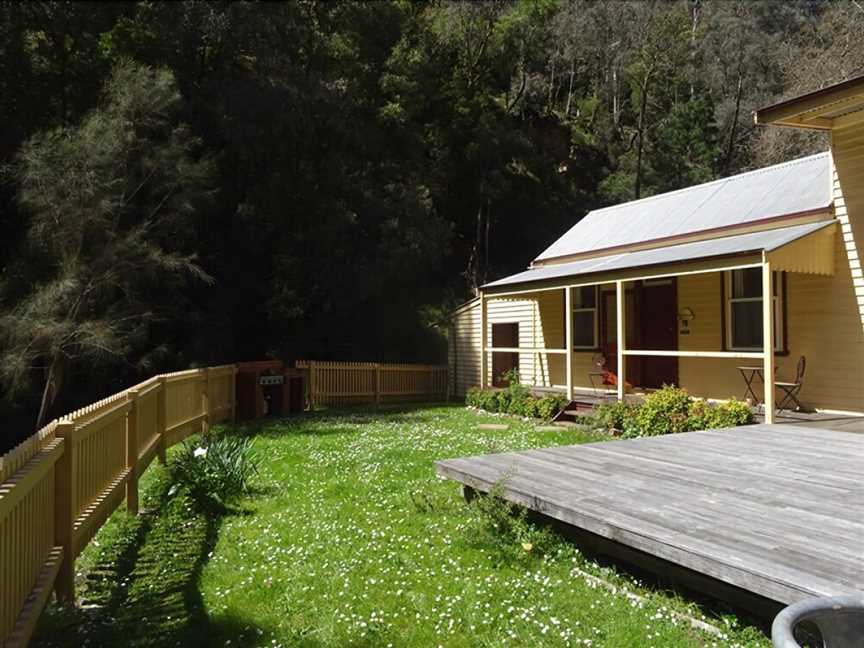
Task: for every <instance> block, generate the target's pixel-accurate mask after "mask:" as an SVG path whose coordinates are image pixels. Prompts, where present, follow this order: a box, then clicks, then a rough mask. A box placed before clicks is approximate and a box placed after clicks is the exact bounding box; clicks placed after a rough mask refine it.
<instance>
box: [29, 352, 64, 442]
mask: <svg viewBox="0 0 864 648" xmlns="http://www.w3.org/2000/svg"><path fill="white" fill-rule="evenodd" d="M65 367H66V365H65V359H64V357H63V354H62V353H61V352H59V351H58V352H56V353H55V354H54V355H53V356H52V358H51V362H50V363H49V364H48V370H47V374H46V376H45V387H44V388H43V389H42V403H41V404H40V405H39V415H38V416H37V417H36V429H37V430H40V429H41V428H42V427H43V426H44V425H45V423H47V422H48V413H49V412H50V411H51V406H52V405H54V401H55V400H57V394H59V393H60V388H61V387H62V386H63V374H64V370H65Z"/></svg>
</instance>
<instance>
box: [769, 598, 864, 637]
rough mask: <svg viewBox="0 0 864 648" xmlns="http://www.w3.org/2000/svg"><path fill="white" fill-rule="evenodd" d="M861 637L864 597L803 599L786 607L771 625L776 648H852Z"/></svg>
mask: <svg viewBox="0 0 864 648" xmlns="http://www.w3.org/2000/svg"><path fill="white" fill-rule="evenodd" d="M862 637H864V594H853V595H851V596H825V597H816V598H809V599H804V600H803V601H798V602H797V603H793V604H792V605H790V606H788V607H786V608H784V609H783V610H782V611H781V612H780V614H778V615H777V616H776V617H775V618H774V623H773V624H772V625H771V641H772V643H773V644H774V648H802V646H824V647H825V648H853V647H857V646H861V638H862ZM799 641H801V642H804V643H799Z"/></svg>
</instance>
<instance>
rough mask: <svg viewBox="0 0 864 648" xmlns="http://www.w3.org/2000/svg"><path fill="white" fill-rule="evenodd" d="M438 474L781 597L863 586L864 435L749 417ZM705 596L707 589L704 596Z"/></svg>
mask: <svg viewBox="0 0 864 648" xmlns="http://www.w3.org/2000/svg"><path fill="white" fill-rule="evenodd" d="M436 470H437V471H438V473H439V474H440V475H443V476H445V477H448V478H450V479H454V480H456V481H459V482H461V483H463V484H465V485H467V486H469V487H471V488H474V489H475V490H478V491H481V492H488V491H489V490H490V489H491V488H492V487H493V486H494V485H495V484H500V488H501V494H502V496H503V497H505V498H506V499H508V500H510V501H513V502H517V503H519V504H522V505H524V506H526V507H528V508H529V509H532V510H534V511H537V512H540V513H542V514H544V515H547V516H550V517H552V518H554V519H557V520H560V521H562V522H565V523H567V524H568V525H572V526H574V527H577V528H578V529H580V530H583V531H587V532H590V533H589V534H588V535H592V537H593V536H595V535H596V536H600V537H601V538H605V539H606V540H608V541H612V543H614V544H616V545H619V544H620V545H624V546H625V547H626V548H630V549H635V550H637V552H636V553H639V554H648V555H649V556H650V557H652V558H653V559H661V560H660V561H658V562H661V561H662V563H663V564H666V565H674V566H678V567H683V568H684V569H685V570H687V571H693V572H696V573H698V574H700V575H702V577H704V576H707V577H709V579H704V580H706V581H707V582H708V583H709V589H711V584H712V583H714V584H716V585H717V587H718V588H723V587H725V586H724V585H723V584H726V585H731V586H732V588H733V589H735V590H743V591H744V592H746V593H749V594H753V595H756V596H757V597H762V598H766V599H769V600H771V601H775V602H779V603H784V604H786V603H791V602H794V601H797V600H800V599H802V598H805V597H807V596H813V595H840V594H848V593H855V592H859V591H862V590H864V439H862V438H861V436H859V435H858V434H853V433H849V432H839V431H833V430H824V429H816V428H810V427H802V426H801V425H794V426H793V425H773V426H768V425H754V426H747V427H740V428H734V429H728V430H710V431H705V432H690V433H686V434H678V435H670V436H665V437H653V438H644V439H633V440H627V441H609V442H603V443H592V444H586V445H576V446H562V447H553V448H543V449H540V450H531V451H526V452H514V453H505V454H494V455H484V456H479V457H469V458H461V459H448V460H445V461H439V462H437V464H436ZM708 593H709V594H711V592H710V591H709V592H708Z"/></svg>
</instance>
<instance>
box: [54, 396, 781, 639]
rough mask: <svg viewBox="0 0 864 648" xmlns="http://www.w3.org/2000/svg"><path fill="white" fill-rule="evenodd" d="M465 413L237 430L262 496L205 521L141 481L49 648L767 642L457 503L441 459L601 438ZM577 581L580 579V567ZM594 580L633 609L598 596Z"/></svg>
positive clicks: (83, 569)
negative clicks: (683, 616) (252, 454)
mask: <svg viewBox="0 0 864 648" xmlns="http://www.w3.org/2000/svg"><path fill="white" fill-rule="evenodd" d="M484 421H487V422H491V421H495V422H501V419H500V418H495V417H493V416H489V415H478V414H476V413H474V412H472V411H469V410H466V409H463V408H457V407H434V408H417V409H411V408H408V409H403V410H393V411H383V412H380V413H376V412H372V411H366V412H362V411H361V412H352V413H320V414H313V415H309V416H305V417H301V418H296V419H290V420H284V421H279V422H268V423H266V424H260V425H257V426H250V427H248V428H246V429H245V432H246V433H248V434H252V435H254V438H255V447H256V448H257V451H258V452H259V453H260V456H261V458H262V464H261V474H260V476H259V478H258V481H257V484H256V486H257V489H258V491H259V492H258V493H257V494H255V495H254V496H253V497H249V498H247V499H245V500H243V501H242V502H241V505H240V506H239V507H236V509H235V510H232V511H230V512H229V513H228V514H226V515H222V516H214V515H204V514H202V513H201V512H199V511H198V510H197V509H196V508H195V507H194V506H193V505H192V504H191V502H190V501H189V500H188V499H187V498H186V497H185V496H184V495H183V494H182V493H172V486H171V484H170V483H169V480H168V478H167V474H166V471H165V470H164V469H163V468H161V467H158V466H154V468H151V469H150V470H149V471H148V473H147V475H146V477H145V491H146V495H145V497H144V502H145V506H147V507H150V508H149V509H148V512H146V513H145V514H143V515H142V516H140V517H138V518H135V519H132V518H129V517H128V516H126V515H124V514H118V515H115V516H114V519H112V521H111V522H110V523H109V524H108V525H106V527H105V528H104V529H103V531H102V532H101V533H100V534H99V535H98V536H97V538H96V542H95V543H93V544H91V546H90V547H89V548H88V549H87V551H86V552H85V554H84V555H83V556H82V558H81V559H80V560H79V563H78V568H79V580H80V586H79V593H80V594H81V595H82V597H83V605H82V606H81V607H79V608H78V609H75V610H69V609H65V610H64V609H60V608H57V607H52V608H51V609H49V611H48V613H47V614H46V615H45V616H44V618H43V620H42V624H41V627H40V637H39V638H40V641H41V642H42V643H43V645H68V646H73V645H74V646H78V645H82V644H84V643H85V642H87V645H129V646H131V645H148V646H149V645H160V646H162V645H202V646H203V645H207V646H249V645H260V646H309V647H317V646H328V647H334V648H335V647H342V646H370V647H371V646H375V647H377V646H418V647H419V646H424V647H425V646H439V645H440V646H501V645H513V646H538V645H543V646H547V645H548V646H622V647H624V646H646V647H647V646H714V645H718V646H719V645H748V646H751V645H752V646H767V645H768V641H767V640H766V639H765V638H764V637H763V636H762V635H760V634H759V633H757V632H756V631H755V630H754V629H752V628H739V627H738V626H737V624H736V622H735V620H734V618H732V617H728V616H726V617H715V618H709V619H708V620H709V621H711V622H712V623H714V624H715V625H718V626H720V627H722V628H723V629H724V635H723V636H722V637H716V636H712V635H709V634H705V633H703V632H701V631H698V630H694V629H692V628H691V627H689V624H687V623H685V622H682V621H680V620H679V619H677V618H676V617H675V616H674V615H673V614H672V612H673V611H677V612H688V613H690V614H691V615H695V616H700V617H701V615H702V614H703V612H702V611H700V610H698V609H697V608H695V606H693V605H688V604H686V603H685V602H683V601H682V600H680V599H678V598H676V597H674V596H672V595H670V594H668V593H664V592H659V591H654V590H651V589H650V588H648V587H646V586H644V585H641V584H640V583H639V582H637V581H635V580H634V579H632V578H629V577H626V576H622V575H619V574H617V573H616V572H614V571H612V570H611V569H608V568H603V567H600V566H599V565H597V564H596V563H594V562H593V561H592V560H590V559H588V558H586V557H585V556H583V555H582V554H581V553H580V552H579V551H578V550H577V549H575V548H574V546H573V545H571V544H570V543H568V542H566V541H565V540H563V539H561V538H559V537H558V536H557V535H555V534H553V533H552V532H550V531H547V530H544V529H542V528H539V527H537V526H535V525H533V524H531V523H529V522H527V521H525V520H523V519H521V518H520V517H518V516H515V517H514V516H512V515H505V514H503V511H502V510H501V508H502V507H500V506H493V505H490V500H489V498H481V499H480V500H478V501H479V503H476V504H472V505H470V506H469V505H467V504H466V503H465V502H464V500H463V499H462V498H461V495H460V493H459V489H458V486H457V485H456V484H454V483H452V482H448V481H444V480H440V479H438V478H436V476H435V474H434V469H433V466H432V462H433V460H435V459H439V458H446V457H454V456H461V455H470V454H478V453H484V452H500V451H506V450H515V449H527V448H533V447H538V446H546V445H563V444H571V443H581V442H588V441H595V440H598V437H592V436H591V435H590V434H588V433H586V432H580V431H578V430H564V429H562V430H557V431H542V430H538V429H537V427H536V425H535V424H533V423H527V422H522V421H519V420H516V419H507V420H506V422H507V423H508V424H510V429H508V430H506V431H489V430H478V429H477V428H476V426H477V424H478V423H480V422H484ZM574 570H579V571H578V572H577V571H574ZM584 572H587V573H590V574H595V575H598V576H602V577H603V578H604V579H605V580H606V581H610V582H613V583H614V584H615V585H617V586H619V588H622V589H624V590H626V591H630V592H634V593H636V594H639V595H640V596H642V597H644V598H645V600H644V601H642V602H634V601H633V599H631V598H630V597H628V596H626V595H625V594H623V593H622V592H621V591H619V592H618V593H617V594H613V593H610V592H609V591H608V590H607V589H605V588H603V587H597V586H596V584H594V583H593V582H592V581H591V580H590V579H586V577H585V576H584V575H583V574H584Z"/></svg>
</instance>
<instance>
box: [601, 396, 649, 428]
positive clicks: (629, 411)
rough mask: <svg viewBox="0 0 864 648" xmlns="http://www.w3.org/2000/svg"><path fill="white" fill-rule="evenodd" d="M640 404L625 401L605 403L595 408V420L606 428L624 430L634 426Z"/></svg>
mask: <svg viewBox="0 0 864 648" xmlns="http://www.w3.org/2000/svg"><path fill="white" fill-rule="evenodd" d="M638 410H639V406H638V405H635V404H633V403H627V402H624V401H615V402H613V403H604V404H602V405H600V406H598V407H597V408H596V410H595V414H594V421H595V422H596V423H595V424H596V425H597V427H600V428H602V429H604V430H622V431H623V430H624V429H625V428H627V427H628V426H630V427H632V423H633V420H634V418H635V416H636V412H637V411H638Z"/></svg>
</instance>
